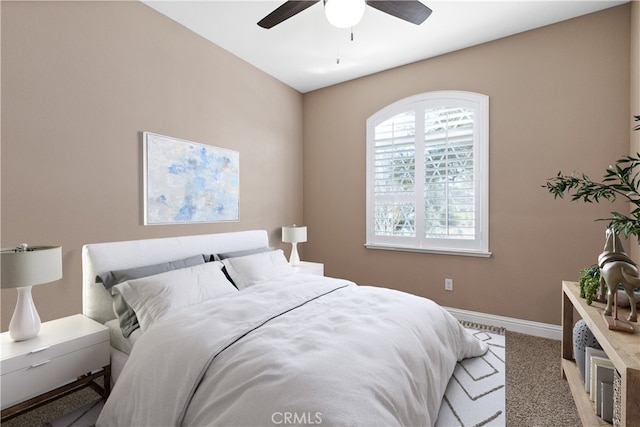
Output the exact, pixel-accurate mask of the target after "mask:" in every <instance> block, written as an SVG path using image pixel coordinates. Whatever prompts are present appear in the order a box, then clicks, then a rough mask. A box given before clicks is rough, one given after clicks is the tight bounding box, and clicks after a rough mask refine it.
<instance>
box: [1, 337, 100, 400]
mask: <svg viewBox="0 0 640 427" xmlns="http://www.w3.org/2000/svg"><path fill="white" fill-rule="evenodd" d="M105 332H106V333H105ZM108 340H109V335H108V331H104V332H100V333H96V334H93V335H86V336H83V337H80V338H76V339H74V340H69V341H63V342H59V343H55V344H53V343H52V344H49V343H46V342H43V343H42V346H39V347H37V348H34V349H32V350H29V351H27V352H26V353H23V354H16V355H13V356H9V357H7V358H6V359H3V360H1V361H0V375H2V378H4V376H5V375H7V374H10V373H12V372H15V371H21V370H24V369H26V368H29V367H31V366H34V365H38V364H40V363H42V362H45V361H47V360H52V359H55V358H57V357H60V356H63V355H65V354H68V353H72V352H74V351H78V350H81V349H83V348H86V347H89V346H91V345H95V344H98V343H101V342H106V341H108ZM16 344H17V345H20V344H21V343H16ZM107 353H108V351H107ZM3 402H4V400H3Z"/></svg>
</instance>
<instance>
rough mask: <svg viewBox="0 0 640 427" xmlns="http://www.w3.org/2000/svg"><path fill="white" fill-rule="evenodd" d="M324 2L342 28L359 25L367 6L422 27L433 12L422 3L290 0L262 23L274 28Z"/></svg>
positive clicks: (331, 18) (330, 16) (332, 20)
mask: <svg viewBox="0 0 640 427" xmlns="http://www.w3.org/2000/svg"><path fill="white" fill-rule="evenodd" d="M319 1H322V3H323V4H324V7H325V14H326V15H327V19H328V20H329V22H330V23H331V24H332V25H333V26H335V27H338V28H348V27H353V26H354V25H356V24H357V23H358V22H359V21H360V18H362V14H363V13H364V9H365V3H366V5H369V6H371V7H373V8H375V9H378V10H380V11H382V12H384V13H387V14H389V15H392V16H395V17H396V18H400V19H402V20H404V21H407V22H411V23H412V24H416V25H420V24H422V23H423V22H424V21H425V20H426V19H427V18H428V17H429V15H431V9H429V8H428V7H427V6H425V5H424V4H422V3H421V2H420V1H419V0H308V1H306V0H288V1H286V2H285V3H284V4H282V5H281V6H280V7H278V8H277V9H276V10H274V11H273V12H271V13H270V14H268V15H267V16H265V17H264V18H263V19H261V20H260V22H258V25H259V26H261V27H262V28H267V29H268V28H273V27H275V26H276V25H278V24H280V23H281V22H283V21H286V20H287V19H289V18H291V17H292V16H294V15H297V14H298V13H300V12H302V11H303V10H305V9H307V8H309V7H311V6H313V5H314V4H316V3H318V2H319Z"/></svg>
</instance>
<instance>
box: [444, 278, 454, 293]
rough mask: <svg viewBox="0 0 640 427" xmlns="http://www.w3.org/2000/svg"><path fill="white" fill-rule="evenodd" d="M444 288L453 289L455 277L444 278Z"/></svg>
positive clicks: (446, 289)
mask: <svg viewBox="0 0 640 427" xmlns="http://www.w3.org/2000/svg"><path fill="white" fill-rule="evenodd" d="M444 290H445V291H452V290H453V279H444Z"/></svg>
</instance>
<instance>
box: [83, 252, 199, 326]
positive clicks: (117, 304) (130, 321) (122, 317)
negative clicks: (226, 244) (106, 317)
mask: <svg viewBox="0 0 640 427" xmlns="http://www.w3.org/2000/svg"><path fill="white" fill-rule="evenodd" d="M204 262H205V256H204V255H194V256H192V257H189V258H185V259H179V260H176V261H168V262H162V263H160V264H153V265H145V266H142V267H135V268H128V269H125V270H114V271H108V272H106V273H102V274H99V275H98V276H97V277H96V282H102V284H103V285H104V287H105V289H106V290H108V291H110V290H111V288H112V287H114V286H115V285H117V284H118V283H122V282H126V281H127V280H133V279H140V278H142V277H148V276H154V275H156V274H160V273H165V272H167V271H172V270H178V269H180V268H187V267H193V266H194V265H199V264H204ZM112 298H113V311H114V312H115V314H116V317H118V321H119V323H120V329H121V330H122V335H124V336H125V337H129V335H131V333H132V332H133V331H135V330H136V329H138V328H139V327H140V325H139V324H138V318H137V317H136V313H135V312H134V311H133V309H132V308H131V307H129V305H128V304H127V303H126V302H125V300H124V299H123V298H122V295H120V294H113V295H112Z"/></svg>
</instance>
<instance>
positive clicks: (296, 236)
mask: <svg viewBox="0 0 640 427" xmlns="http://www.w3.org/2000/svg"><path fill="white" fill-rule="evenodd" d="M282 241H283V242H285V243H300V242H306V241H307V227H305V226H303V225H292V226H285V227H282Z"/></svg>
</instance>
